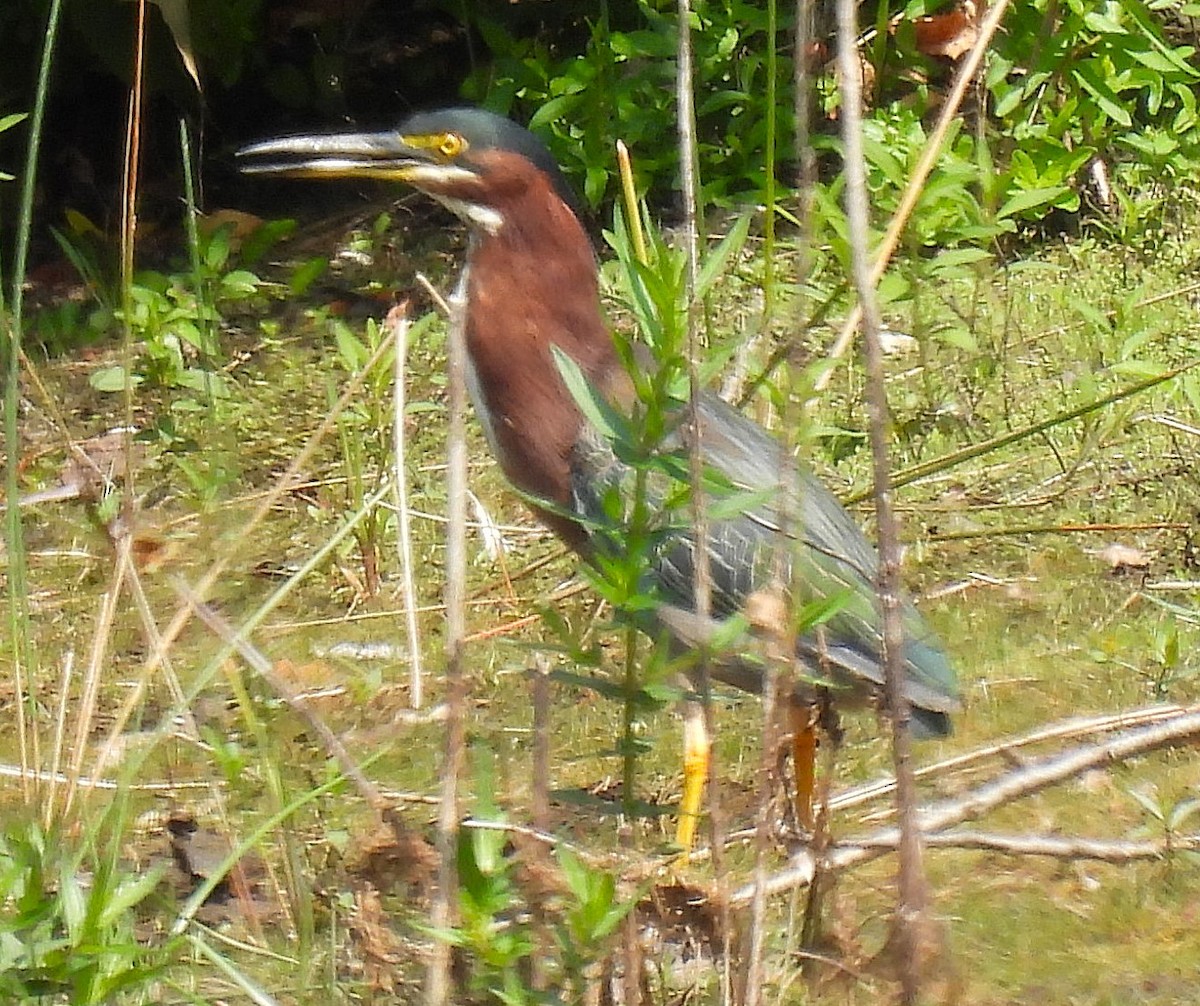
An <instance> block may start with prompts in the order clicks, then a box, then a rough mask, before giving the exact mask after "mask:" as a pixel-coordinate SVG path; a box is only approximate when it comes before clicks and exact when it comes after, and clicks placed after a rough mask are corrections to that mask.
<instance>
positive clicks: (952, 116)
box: [813, 0, 1008, 392]
mask: <svg viewBox="0 0 1200 1006" xmlns="http://www.w3.org/2000/svg"><path fill="white" fill-rule="evenodd" d="M1007 9H1008V0H996V2H995V3H994V4H993V5H992V6H991V7H990V8H988V12H987V16H986V17H985V18H984V19H983V23H982V24H981V25H980V26H979V37H978V38H977V39H976V40H975V45H974V46H973V47H972V49H971V51H970V52H969V53H968V54H967V57H966V58H965V59H964V60H963V61H962V63H961V64H960V65H959V68H958V76H957V77H955V79H954V85H953V86H952V87H951V88H950V93H949V94H948V95H947V96H946V100H945V102H944V103H943V105H942V111H941V114H940V115H939V116H938V120H937V124H936V125H935V126H934V127H933V132H932V133H930V134H929V140H928V141H927V142H926V144H925V150H924V152H923V153H922V155H921V160H920V161H919V162H918V163H917V166H916V168H915V169H914V170H913V173H912V177H911V178H909V180H908V185H907V186H905V189H904V193H903V194H902V195H901V197H900V205H899V206H898V207H897V209H896V212H895V214H894V215H893V216H892V221H891V223H890V224H889V225H888V229H887V233H886V234H885V235H884V236H883V241H882V242H880V245H879V250H878V252H877V253H876V257H875V264H874V266H873V267H872V269H871V283H872V285H875V284H878V283H879V280H880V279H881V278H882V277H883V274H884V272H886V271H887V267H888V263H889V262H890V261H891V258H892V255H893V254H894V253H895V251H896V246H897V245H898V244H899V243H900V235H901V234H903V233H904V228H905V227H906V226H907V225H908V218H909V217H910V216H911V215H912V212H913V210H914V209H915V208H916V205H917V201H918V200H919V199H920V198H921V192H922V191H923V190H924V188H925V182H926V180H927V179H928V178H929V173H930V172H931V171H932V170H933V168H934V165H935V164H936V163H937V159H938V158H939V157H940V156H941V153H942V144H943V143H945V141H946V134H947V133H948V132H949V131H950V127H951V126H952V125H953V124H954V123H955V122H957V121H958V110H959V107H960V106H961V105H962V102H963V98H965V97H966V94H967V88H968V87H970V85H971V82H972V81H973V80H974V79H975V74H976V72H977V71H978V69H979V64H980V63H981V62H982V61H983V54H984V53H985V52H986V51H987V47H988V45H989V44H990V43H991V41H992V36H993V35H994V34H995V33H996V30H997V29H998V28H999V27H1000V22H1001V20H1002V19H1003V18H1004V12H1005V11H1006V10H1007ZM854 70H855V72H858V67H857V65H856V66H855V68H854ZM844 84H845V80H844V79H843V86H844ZM860 311H861V304H859V305H856V306H855V307H854V309H853V310H852V311H851V312H850V316H849V317H848V318H847V319H846V323H845V324H844V325H843V326H842V331H841V333H840V334H839V335H838V337H837V340H836V341H835V342H834V344H833V346H831V347H830V350H829V353H828V358H829V359H830V360H837V359H840V358H841V357H842V356H844V355H845V353H846V350H847V349H848V348H849V346H850V343H851V341H852V340H853V339H854V333H855V332H856V331H858V324H859V321H860V320H861V319H860ZM831 380H833V368H832V367H831V368H829V369H828V370H827V371H825V372H824V373H823V374H821V375H820V376H819V377H818V378H817V380H816V381H815V382H814V384H813V390H814V391H815V392H820V391H823V390H824V389H825V388H826V387H827V386H828V384H829V382H830V381H831Z"/></svg>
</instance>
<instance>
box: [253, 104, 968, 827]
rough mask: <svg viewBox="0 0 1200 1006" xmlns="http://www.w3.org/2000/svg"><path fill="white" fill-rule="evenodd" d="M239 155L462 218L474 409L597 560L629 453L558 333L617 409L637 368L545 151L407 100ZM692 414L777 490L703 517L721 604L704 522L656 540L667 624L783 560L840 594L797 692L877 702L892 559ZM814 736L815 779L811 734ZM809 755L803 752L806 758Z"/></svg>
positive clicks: (737, 418) (820, 491)
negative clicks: (406, 113)
mask: <svg viewBox="0 0 1200 1006" xmlns="http://www.w3.org/2000/svg"><path fill="white" fill-rule="evenodd" d="M240 153H241V155H243V156H245V157H248V158H253V160H252V161H249V162H247V165H246V167H245V170H247V171H251V172H258V173H283V174H288V175H292V176H305V177H330V178H343V177H366V178H379V179H392V180H396V181H403V182H407V183H409V184H410V185H413V186H415V187H416V188H418V189H420V190H421V191H422V192H425V193H427V194H428V195H430V196H432V197H433V198H434V199H436V200H438V201H439V202H440V203H442V204H444V205H445V206H446V207H448V208H449V209H450V210H452V211H453V212H454V213H455V214H457V215H458V216H459V217H461V218H462V219H463V220H464V221H465V222H466V224H467V226H468V228H469V229H470V239H471V240H470V247H469V251H468V253H467V262H466V268H465V271H464V275H463V281H462V282H463V287H462V289H463V290H464V291H465V312H464V313H465V318H464V322H465V339H466V347H467V353H468V357H469V361H470V368H469V370H470V373H469V385H470V392H471V397H472V400H473V403H474V406H475V410H476V412H477V414H478V417H479V420H480V422H481V423H482V425H483V428H484V431H485V433H486V435H487V439H488V442H489V444H490V446H491V449H492V451H493V453H494V454H495V456H496V458H497V460H498V461H499V463H500V467H501V468H502V469H503V471H504V474H505V475H506V476H507V478H508V480H509V481H510V482H511V483H512V484H513V486H515V487H516V488H517V489H518V490H520V491H521V492H522V493H523V494H524V495H525V496H526V498H527V499H532V500H533V501H543V502H544V506H537V505H536V503H535V504H534V505H535V509H536V510H537V512H538V514H539V516H540V518H541V520H542V521H544V522H545V524H546V525H548V526H549V527H550V528H551V529H552V530H553V531H554V532H555V533H556V534H557V535H558V536H559V537H560V538H561V539H562V540H563V541H564V542H565V543H566V544H567V545H568V546H570V547H571V548H572V549H573V550H575V551H576V552H577V553H578V554H579V555H580V556H582V557H583V558H584V559H585V560H588V559H594V558H595V557H596V556H597V554H598V552H600V551H601V550H603V548H604V547H605V540H606V538H605V536H606V535H607V536H608V539H609V540H611V534H612V532H613V529H612V528H611V523H612V520H613V518H612V511H611V509H610V508H607V507H605V506H604V503H603V497H604V496H605V493H606V491H607V489H608V488H609V487H611V486H614V485H619V484H621V479H620V477H619V473H618V475H617V476H614V469H619V468H620V467H621V465H620V463H619V462H616V461H615V458H614V454H613V452H612V450H611V449H609V450H604V449H598V448H597V444H598V443H600V442H602V441H603V435H602V434H601V433H600V432H599V431H598V430H596V429H595V427H594V426H593V425H592V424H591V423H590V422H589V421H588V420H587V418H586V417H585V414H584V412H583V411H581V409H580V408H579V406H578V404H577V402H576V400H575V398H574V397H573V395H572V393H571V392H570V391H569V390H568V386H567V384H566V383H565V381H564V376H563V371H562V369H561V367H560V364H559V362H557V360H556V356H557V355H558V354H556V352H555V348H557V350H558V351H560V352H561V354H565V355H566V356H568V357H570V359H571V360H572V361H574V364H575V365H576V366H577V368H578V370H579V371H580V372H581V373H582V375H583V376H584V377H585V378H586V379H587V381H588V382H590V384H591V386H592V389H594V391H595V392H597V393H599V394H600V395H601V396H603V397H604V398H606V399H607V400H608V401H609V402H610V403H612V404H614V405H615V406H616V407H617V408H619V409H624V410H626V411H627V410H628V408H629V406H630V405H631V396H632V394H633V391H632V387H633V386H632V381H631V378H630V375H629V373H628V372H627V370H626V368H625V366H624V365H623V364H622V362H621V359H620V357H619V355H618V352H617V349H616V347H615V344H614V342H613V336H612V333H611V331H610V330H609V327H608V325H607V324H606V322H605V318H604V315H603V313H602V311H601V307H600V297H599V286H598V274H597V265H596V260H595V256H594V254H593V250H592V245H591V242H590V241H589V239H588V236H587V234H586V232H585V230H584V228H583V226H582V225H581V223H580V221H579V218H578V215H577V213H576V210H575V201H574V196H573V194H572V193H571V190H570V187H569V186H568V184H567V182H566V180H565V179H564V178H563V176H562V174H561V173H560V171H559V169H558V166H557V165H556V164H555V163H554V160H553V158H552V157H551V155H550V153H549V151H547V150H546V148H545V147H544V146H543V145H542V144H541V143H540V142H539V141H538V140H537V139H535V138H534V136H533V135H532V134H531V133H529V132H528V131H526V130H525V129H522V128H521V127H520V126H518V125H516V124H515V123H513V122H510V121H509V120H507V119H504V118H502V117H500V116H497V115H493V114H491V113H489V112H485V111H481V110H478V109H464V108H454V109H446V110H442V111H434V112H425V113H418V114H415V115H412V116H410V117H409V118H407V119H406V120H405V121H404V122H403V123H401V125H400V126H399V127H398V128H396V129H395V130H392V131H388V132H381V133H374V134H363V133H358V134H342V135H323V136H294V137H288V138H283V139H277V140H268V141H266V142H263V143H258V144H254V145H253V146H250V147H247V148H245V149H244V150H242V151H241V152H240ZM693 428H698V429H699V437H700V450H701V453H702V456H703V459H704V462H705V464H706V465H707V466H708V467H709V469H711V470H715V471H717V472H719V473H721V474H722V475H723V476H725V477H726V478H727V479H728V480H729V482H730V483H732V484H734V485H736V486H738V487H746V488H749V489H751V490H762V491H763V492H762V493H759V494H757V495H755V496H754V501H753V502H752V503H751V502H748V503H747V505H746V507H745V510H744V512H742V513H740V514H737V515H736V516H729V515H728V513H727V512H721V513H716V512H714V515H713V518H712V519H710V520H709V521H708V522H707V524H708V526H707V533H706V535H705V537H704V546H705V550H706V557H707V559H708V562H709V569H710V573H711V576H710V580H711V617H710V618H709V619H701V618H699V617H698V616H697V615H696V614H695V611H696V606H695V601H694V573H695V565H694V556H695V550H696V542H695V540H694V536H693V535H692V534H691V533H690V532H689V531H688V530H686V529H681V530H677V531H676V533H675V536H674V538H673V540H668V541H666V542H665V543H664V544H663V545H662V547H661V548H660V549H659V550H658V552H657V553H656V557H655V558H654V560H653V565H652V578H653V580H654V581H655V586H656V587H657V592H658V594H659V596H661V597H662V598H663V604H662V605H661V606H660V608H659V609H658V613H657V619H658V621H659V623H660V624H661V625H663V626H665V627H666V629H667V630H668V631H669V632H670V633H671V634H672V635H673V636H674V637H675V639H676V640H678V641H679V642H680V643H682V644H684V645H689V646H697V645H701V644H704V643H705V642H707V641H709V640H710V639H712V638H713V636H714V634H715V631H716V628H717V626H719V625H720V624H721V623H722V622H723V621H725V620H728V619H729V618H731V617H733V616H735V615H737V614H739V613H740V612H743V610H744V609H745V607H746V605H747V602H750V601H753V599H754V598H755V597H756V596H758V595H759V594H760V593H761V592H763V591H764V589H766V588H768V587H769V585H770V584H771V583H773V582H775V580H776V578H779V579H780V580H781V582H783V583H788V584H792V585H793V589H794V590H796V591H797V592H798V593H800V594H801V595H802V596H801V597H800V598H798V599H799V600H804V601H810V600H814V599H821V598H830V597H833V596H834V595H837V596H839V597H842V598H844V600H843V601H842V603H841V605H840V607H836V610H835V612H834V614H833V615H832V616H831V617H830V618H829V619H828V621H826V622H825V623H824V624H823V625H821V626H820V627H818V628H817V629H814V630H811V631H808V632H805V633H803V634H801V635H800V637H799V639H798V640H797V642H796V648H795V656H796V658H797V660H798V662H799V663H800V665H801V666H802V667H803V668H804V672H803V674H802V675H801V676H800V680H799V681H798V683H797V685H796V686H795V691H794V694H793V695H791V696H790V698H791V699H792V705H793V707H794V708H803V709H805V710H808V709H811V708H813V707H814V706H815V705H816V704H817V703H818V701H819V700H820V699H821V698H822V697H824V696H827V695H828V694H830V693H831V694H832V695H833V696H834V697H835V698H836V700H837V701H838V702H839V703H840V702H842V701H845V700H857V701H859V702H863V701H866V702H873V703H876V704H878V703H880V702H881V696H882V691H883V669H882V660H881V646H882V644H881V635H882V633H881V622H880V616H879V614H878V611H877V608H876V603H875V579H876V576H877V571H878V557H877V555H876V553H875V550H874V548H873V547H872V546H871V544H870V543H869V542H868V541H867V539H866V538H865V537H864V535H863V533H862V530H861V529H860V528H859V527H858V525H857V523H856V522H855V521H854V520H853V518H852V517H851V516H850V514H849V513H847V512H846V510H845V509H844V508H843V507H842V506H841V504H840V503H839V502H838V501H837V499H836V498H835V497H834V496H833V494H832V493H830V492H829V491H828V490H827V489H826V488H825V487H824V486H823V485H822V484H821V483H820V482H819V481H818V480H817V478H816V477H815V476H814V475H813V474H812V472H810V471H809V470H807V469H806V468H804V467H801V466H799V465H797V464H796V463H795V462H794V461H793V460H792V459H791V458H790V456H789V455H788V454H787V452H785V450H784V449H783V447H782V446H781V445H780V444H779V443H778V442H777V441H776V440H775V439H773V438H772V437H771V436H770V435H769V434H768V433H767V432H766V431H764V430H763V429H762V428H761V427H760V426H758V425H757V424H756V423H755V422H753V421H752V420H751V419H749V418H747V417H746V416H743V415H742V414H741V413H739V412H737V411H736V410H735V409H733V408H731V407H730V406H729V405H728V404H726V403H725V402H724V401H723V400H721V399H720V398H719V397H717V396H716V395H713V394H709V393H703V394H701V396H700V398H699V400H698V401H697V403H696V408H695V409H694V412H693V410H690V409H687V408H686V406H683V405H681V406H680V416H679V423H678V425H677V428H676V432H675V433H674V434H673V436H674V437H675V438H676V440H677V441H678V442H680V443H682V442H684V441H687V440H689V439H690V438H691V437H692V436H694V434H693V433H692V432H691V431H692V429H693ZM780 485H790V486H791V487H792V488H791V489H790V490H789V492H788V493H787V499H786V506H785V505H784V504H783V503H780V502H778V500H776V501H775V502H763V499H765V498H769V496H770V494H769V493H767V492H766V491H767V490H771V489H774V488H776V487H779V486H780ZM785 520H786V521H787V522H788V524H787V527H788V533H787V535H786V540H785V535H784V533H783V532H782V531H781V524H782V523H783V522H784V521H785ZM606 522H607V531H606V530H605V529H606ZM617 530H619V529H617ZM777 555H778V556H779V558H778V559H777V558H776V556H777ZM781 572H782V576H780V575H779V574H780V573H781ZM902 617H903V624H904V636H905V642H904V654H903V658H904V660H903V666H904V676H905V692H906V695H907V697H908V702H909V704H910V709H911V723H912V727H913V730H914V733H915V734H916V735H918V736H945V735H947V734H948V733H949V732H950V718H949V714H950V713H952V712H955V711H956V710H957V709H958V708H959V700H958V694H957V685H956V682H955V675H954V671H953V669H952V667H951V665H950V663H949V662H948V660H947V659H946V656H945V655H944V653H943V652H942V650H941V648H940V646H939V644H938V642H937V641H936V640H935V639H934V638H933V636H932V634H931V632H930V630H929V629H928V628H927V626H926V625H925V623H924V622H923V621H922V619H921V616H920V615H919V614H918V613H917V610H916V608H915V607H914V606H913V604H912V602H911V601H910V600H908V599H907V598H905V599H904V600H903V602H902ZM762 666H763V665H762V663H761V661H760V660H758V661H756V660H751V659H749V658H747V659H738V658H737V657H724V656H723V657H719V658H714V660H713V662H712V664H711V667H710V670H711V674H712V676H713V677H714V678H715V679H717V680H719V681H722V682H724V683H727V684H729V685H732V686H733V687H736V688H740V689H743V690H746V691H761V689H762V686H763V671H762ZM690 723H691V726H690V727H686V726H685V753H684V754H685V757H684V792H683V798H682V800H681V805H680V820H679V826H678V833H677V840H678V841H679V843H680V844H681V845H682V846H684V847H685V848H690V846H691V844H692V841H693V838H694V829H695V822H696V818H697V814H698V811H699V806H700V798H701V794H702V787H703V781H704V779H705V777H706V774H707V764H708V739H707V737H705V736H704V735H703V733H702V731H699V730H698V729H697V725H696V724H697V720H696V718H695V717H692V719H691V721H690ZM806 723H807V724H811V719H809V720H807V721H806ZM810 745H811V741H810ZM808 752H809V753H808V759H809V765H808V769H807V772H806V773H805V774H806V775H807V780H806V785H807V786H808V787H809V788H811V752H812V747H811V746H809V747H808ZM798 760H799V759H798ZM803 771H804V770H803V766H799V765H798V768H797V772H798V775H800V774H801V773H802V772H803ZM807 798H808V797H806V799H807Z"/></svg>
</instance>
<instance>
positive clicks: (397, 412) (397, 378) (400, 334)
mask: <svg viewBox="0 0 1200 1006" xmlns="http://www.w3.org/2000/svg"><path fill="white" fill-rule="evenodd" d="M384 325H385V326H386V327H387V328H388V330H389V331H390V333H391V335H392V337H393V339H394V341H395V343H396V363H395V375H394V379H393V382H392V401H393V413H392V437H393V445H394V452H395V457H394V459H393V461H392V464H393V471H394V472H395V474H394V476H393V478H392V485H393V486H394V488H395V492H396V524H397V527H398V529H399V535H398V536H397V537H398V547H399V550H400V582H401V586H402V590H403V595H404V610H405V618H404V627H405V630H406V631H407V633H408V660H409V668H410V675H409V701H410V702H411V703H412V707H413V708H414V709H420V708H421V705H422V703H423V701H424V695H423V688H424V679H425V675H424V673H423V671H422V668H421V653H422V649H421V633H420V629H419V627H418V625H417V588H416V584H414V582H413V559H412V520H411V517H410V512H409V505H408V466H407V464H406V461H405V452H404V445H405V439H406V438H405V431H404V414H405V411H406V394H407V384H408V374H407V370H406V364H407V361H408V329H409V323H408V304H407V303H404V304H400V305H397V306H396V307H394V308H392V309H391V310H390V311H389V312H388V315H387V318H386V320H385V321H384Z"/></svg>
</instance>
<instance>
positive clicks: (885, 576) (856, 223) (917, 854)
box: [837, 0, 928, 1006]
mask: <svg viewBox="0 0 1200 1006" xmlns="http://www.w3.org/2000/svg"><path fill="white" fill-rule="evenodd" d="M837 21H838V68H839V70H840V76H841V95H842V108H841V111H842V144H843V149H844V157H843V174H844V177H845V180H846V218H847V222H848V224H849V236H850V260H851V270H852V273H853V282H854V287H855V289H856V291H857V293H858V306H859V310H858V314H859V316H860V318H861V320H862V332H863V345H864V352H865V356H866V373H867V412H868V416H869V434H870V441H871V461H872V465H871V467H872V472H873V476H874V490H875V491H874V496H875V517H876V526H877V534H878V536H879V575H878V579H877V582H876V589H877V592H878V597H879V606H880V610H881V614H882V621H883V668H884V695H885V697H886V704H887V710H888V716H889V719H890V722H891V725H892V761H893V764H894V766H895V770H896V814H897V818H898V820H899V829H900V830H899V834H900V876H899V884H898V887H899V889H898V891H897V894H898V899H897V904H896V914H895V916H894V918H893V923H892V933H891V939H893V940H894V941H895V944H896V949H897V959H898V970H899V976H900V990H901V991H900V999H901V1002H902V1003H904V1006H915V1003H916V1002H917V997H918V996H919V994H920V984H921V960H920V945H921V930H922V928H923V925H924V913H925V902H926V898H927V897H928V895H927V891H926V887H925V871H924V867H923V865H922V863H921V836H920V834H919V832H918V831H917V825H916V800H917V784H916V780H915V779H914V778H913V766H912V738H911V736H910V734H909V726H908V724H909V708H908V698H907V696H906V695H905V692H904V628H903V626H902V624H901V620H900V594H899V591H900V539H899V534H898V533H897V531H896V515H895V514H894V513H893V512H892V502H891V463H890V460H889V458H888V437H887V428H888V404H887V387H886V384H885V383H884V373H883V347H882V346H881V345H880V341H879V328H880V319H879V303H878V301H877V299H876V296H875V282H877V280H875V279H874V278H873V277H872V276H871V275H870V269H869V266H868V254H869V253H868V250H867V241H868V236H869V233H870V221H869V211H868V205H867V172H866V162H865V159H864V157H863V140H862V65H861V63H860V57H859V52H858V45H857V43H856V39H857V35H858V25H857V4H856V3H855V0H838V4H837Z"/></svg>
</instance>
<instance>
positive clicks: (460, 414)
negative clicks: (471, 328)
mask: <svg viewBox="0 0 1200 1006" xmlns="http://www.w3.org/2000/svg"><path fill="white" fill-rule="evenodd" d="M466 298H467V275H466V273H465V272H464V273H463V276H462V278H461V279H460V280H459V284H458V289H457V290H456V291H455V294H454V297H453V298H452V302H451V304H450V325H449V328H448V331H447V351H446V369H447V382H448V383H447V411H448V424H447V433H446V469H447V479H446V481H447V497H448V499H447V505H446V511H447V519H448V523H447V527H446V703H447V707H448V712H447V722H446V747H445V752H444V755H443V759H442V769H441V784H442V786H441V804H440V805H439V809H438V820H437V843H436V845H437V856H438V871H437V877H438V882H437V888H436V890H435V891H434V895H433V901H432V904H431V906H430V916H429V920H430V926H431V927H432V928H433V929H434V930H435V931H436V932H445V931H446V930H447V929H448V928H449V927H450V926H451V925H452V923H453V920H454V913H453V903H454V899H455V897H456V896H457V892H458V869H457V866H456V850H457V844H458V820H459V818H460V817H461V814H460V812H459V796H458V777H459V773H460V772H461V771H462V763H463V757H464V752H465V747H466V722H465V721H466V701H467V680H466V667H465V653H464V646H465V639H466V634H467V622H466V604H465V598H466V580H467V527H466V524H467V434H466V422H467V418H466V417H467V390H466V369H467V347H466ZM425 1001H426V1002H427V1003H428V1004H429V1006H445V1004H447V1003H449V1002H450V1001H451V996H450V945H449V944H448V943H447V942H445V941H444V940H443V939H440V938H437V939H435V940H434V944H433V948H432V950H431V952H430V957H429V968H428V971H427V974H426V984H425Z"/></svg>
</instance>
